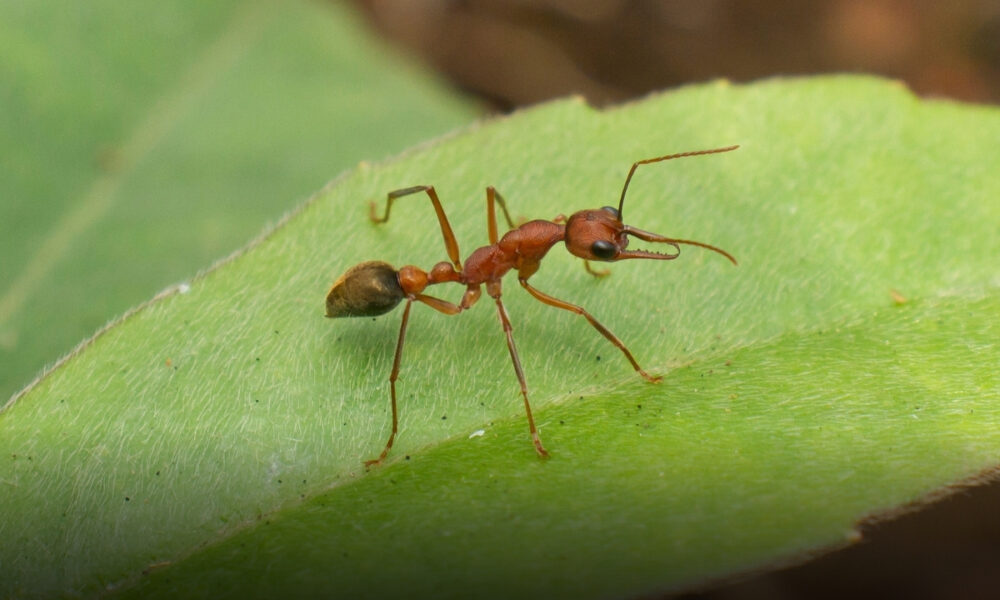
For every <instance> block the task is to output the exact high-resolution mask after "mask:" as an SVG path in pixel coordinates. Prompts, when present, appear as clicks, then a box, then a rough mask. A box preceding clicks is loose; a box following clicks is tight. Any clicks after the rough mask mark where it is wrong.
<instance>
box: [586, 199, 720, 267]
mask: <svg viewBox="0 0 1000 600" xmlns="http://www.w3.org/2000/svg"><path fill="white" fill-rule="evenodd" d="M629 236H635V237H637V238H639V239H640V240H643V241H646V242H654V243H662V244H669V245H670V246H672V247H673V250H672V251H670V252H667V253H663V252H653V251H650V250H627V248H628V242H629ZM679 244H687V245H689V246H700V247H702V248H707V249H708V250H712V251H713V252H718V253H719V254H721V255H723V256H725V257H726V258H728V259H729V260H730V261H732V263H733V264H736V259H735V258H733V256H732V255H731V254H729V253H728V252H726V251H725V250H723V249H721V248H716V247H715V246H711V245H709V244H705V243H703V242H696V241H694V240H681V239H676V238H668V237H664V236H662V235H659V234H656V233H651V232H649V231H643V230H642V229H636V228H635V227H632V226H630V225H625V224H624V223H622V221H621V213H619V212H618V209H616V208H614V207H612V206H605V207H604V208H601V209H598V210H581V211H580V212H578V213H574V214H573V215H572V216H571V217H570V218H569V219H567V220H566V249H567V250H569V251H570V253H571V254H573V255H574V256H578V257H580V258H583V259H586V260H596V261H604V262H614V261H617V260H624V259H626V258H650V259H653V260H673V259H675V258H677V257H678V256H680V247H679Z"/></svg>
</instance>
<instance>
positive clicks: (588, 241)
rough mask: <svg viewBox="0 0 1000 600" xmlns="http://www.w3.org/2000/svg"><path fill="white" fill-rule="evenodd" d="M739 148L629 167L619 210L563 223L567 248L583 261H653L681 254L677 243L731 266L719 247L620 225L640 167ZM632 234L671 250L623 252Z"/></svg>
mask: <svg viewBox="0 0 1000 600" xmlns="http://www.w3.org/2000/svg"><path fill="white" fill-rule="evenodd" d="M737 148H739V146H727V147H725V148H714V149H711V150H696V151H694V152H681V153H680V154H668V155H667V156H659V157H657V158H648V159H646V160H640V161H638V162H635V163H633V164H632V168H631V169H630V170H629V172H628V177H626V178H625V185H624V186H622V195H621V199H620V200H619V201H618V208H614V207H611V206H605V207H604V208H601V209H598V210H582V211H580V212H578V213H575V214H573V216H571V217H570V218H569V219H568V220H567V221H566V237H565V241H566V248H567V249H568V250H569V251H570V253H571V254H573V255H574V256H579V257H580V258H583V259H586V260H599V261H605V262H613V261H616V260H623V259H626V258H651V259H654V260H673V259H675V258H677V257H678V256H679V255H680V252H681V250H680V246H679V244H687V245H689V246H700V247H702V248H706V249H708V250H711V251H713V252H718V253H719V254H721V255H723V256H725V257H726V258H728V259H729V260H730V261H731V262H732V263H733V264H734V265H735V264H736V259H735V258H733V256H732V255H731V254H729V253H728V252H726V251H725V250H723V249H721V248H716V247H715V246H711V245H709V244H705V243H702V242H696V241H693V240H680V239H676V238H668V237H664V236H662V235H659V234H656V233H650V232H648V231H643V230H641V229H636V228H635V227H630V226H629V225H625V224H624V223H622V208H623V207H624V205H625V193H626V192H627V191H628V184H629V182H630V181H632V175H633V174H635V170H636V168H637V167H638V166H639V165H646V164H649V163H654V162H660V161H664V160H671V159H674V158H683V157H687V156H699V155H702V154H717V153H720V152H729V151H731V150H735V149H737ZM630 235H633V236H635V237H637V238H639V239H640V240H644V241H647V242H655V243H662V244H669V245H671V246H673V251H672V252H669V253H660V252H651V251H648V250H626V248H627V247H628V241H629V240H628V236H630Z"/></svg>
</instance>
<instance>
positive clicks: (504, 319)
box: [490, 290, 549, 458]
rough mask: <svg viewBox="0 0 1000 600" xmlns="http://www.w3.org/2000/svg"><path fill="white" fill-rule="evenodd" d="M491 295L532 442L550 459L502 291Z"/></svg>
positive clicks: (541, 454) (539, 451) (540, 454)
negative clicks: (533, 413)
mask: <svg viewBox="0 0 1000 600" xmlns="http://www.w3.org/2000/svg"><path fill="white" fill-rule="evenodd" d="M490 292H491V293H490V295H491V296H493V299H494V300H496V303H497V314H498V315H500V323H501V324H502V325H503V333H504V335H505V336H507V349H508V350H510V359H511V360H512V361H513V362H514V372H515V373H517V381H518V383H520V384H521V395H522V396H523V397H524V412H525V413H526V414H527V415H528V430H529V431H530V432H531V441H532V442H533V443H534V444H535V452H538V456H540V457H542V458H548V456H549V453H548V451H546V450H545V447H544V446H542V438H540V437H539V436H538V429H536V428H535V419H534V418H533V417H532V416H531V404H530V403H529V402H528V384H527V382H525V380H524V370H523V369H521V359H520V358H519V357H518V356H517V347H516V346H515V345H514V335H513V329H514V328H513V327H511V324H510V318H509V317H508V316H507V309H506V308H505V307H504V305H503V302H502V301H501V300H500V291H499V290H496V291H495V295H494V291H493V290H491V291H490Z"/></svg>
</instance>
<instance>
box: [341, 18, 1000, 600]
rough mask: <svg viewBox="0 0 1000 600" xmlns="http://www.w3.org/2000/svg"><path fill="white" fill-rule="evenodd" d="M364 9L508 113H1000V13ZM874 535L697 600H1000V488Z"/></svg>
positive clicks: (375, 23)
mask: <svg viewBox="0 0 1000 600" xmlns="http://www.w3.org/2000/svg"><path fill="white" fill-rule="evenodd" d="M351 1H352V2H353V3H354V4H355V5H356V6H357V7H358V8H359V9H360V10H361V11H362V12H363V14H365V15H366V17H367V19H368V21H369V23H370V24H371V27H372V29H373V30H374V31H375V32H377V33H378V34H379V35H381V36H382V37H383V38H385V39H388V40H389V41H390V43H392V44H393V45H395V46H396V47H397V48H399V49H401V50H402V51H404V52H405V53H407V54H410V55H412V56H415V57H417V59H418V60H419V61H421V62H423V63H424V64H425V65H427V66H429V67H430V68H431V69H433V70H435V71H437V72H438V73H440V74H443V75H444V76H445V77H446V78H447V79H449V80H450V81H451V82H452V84H453V85H455V86H456V87H457V88H459V89H460V90H462V91H464V92H466V93H469V94H471V95H473V96H475V97H478V98H480V99H482V100H483V101H485V102H486V103H487V104H488V105H489V106H491V107H492V108H493V109H495V110H498V111H506V110H510V109H513V108H516V107H518V106H524V105H529V104H534V103H537V102H541V101H544V100H547V99H550V98H555V97H560V96H566V95H568V94H582V95H583V96H585V97H586V98H587V100H588V101H589V102H590V103H591V104H593V105H597V106H603V105H608V104H614V103H618V102H622V101H626V100H628V99H631V98H635V97H638V96H642V95H644V94H646V93H648V92H651V91H654V90H662V89H665V88H670V87H676V86H679V85H684V84H687V83H692V82H698V81H705V80H709V79H714V78H720V77H722V78H727V79H730V80H733V81H739V82H742V81H750V80H754V79H760V78H764V77H771V76H776V75H814V74H820V73H834V72H858V73H871V74H878V75H882V76H885V77H890V78H895V79H899V80H902V81H904V82H905V83H906V84H907V85H908V86H909V87H910V88H911V89H912V90H914V92H916V93H917V94H920V95H922V96H928V97H946V98H953V99H957V100H963V101H969V102H978V103H994V104H995V103H998V102H1000V0H948V1H946V2H940V1H931V0H912V1H906V0H830V1H826V2H820V1H816V0H742V1H737V0H699V1H680V0H422V1H420V2H414V1H412V0H351ZM860 530H861V532H862V534H863V535H862V540H861V542H860V543H858V544H855V545H853V546H852V547H850V548H846V549H842V550H839V551H836V552H832V553H830V554H827V555H826V556H824V557H822V558H820V559H818V560H813V561H810V562H807V563H805V564H803V565H800V566H793V567H789V568H785V569H782V570H779V571H777V572H773V573H769V574H764V575H759V576H748V577H744V578H741V579H739V580H737V581H734V582H724V583H721V584H720V585H719V586H718V587H715V588H713V589H708V590H703V591H700V592H695V593H691V594H688V595H686V596H684V597H685V598H688V599H692V600H693V599H695V598H698V599H709V598H711V599H727V600H732V599H749V598H823V599H825V598H830V599H833V598H858V597H861V598H865V597H873V598H881V597H902V598H983V599H985V598H997V597H1000V485H997V484H995V483H994V484H990V485H985V486H980V487H976V488H973V489H971V490H961V491H958V492H957V493H955V494H953V495H952V496H950V497H948V498H947V499H945V500H943V501H940V502H937V503H935V504H933V505H932V506H930V507H929V508H924V509H922V510H919V511H915V512H912V513H910V514H907V515H904V516H901V517H898V518H895V519H891V520H888V521H881V522H878V523H874V522H873V523H864V524H861V525H860Z"/></svg>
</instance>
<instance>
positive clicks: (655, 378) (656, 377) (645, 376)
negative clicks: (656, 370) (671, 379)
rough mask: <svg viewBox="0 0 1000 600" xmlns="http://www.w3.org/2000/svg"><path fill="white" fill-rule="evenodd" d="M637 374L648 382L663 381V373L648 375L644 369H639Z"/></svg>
mask: <svg viewBox="0 0 1000 600" xmlns="http://www.w3.org/2000/svg"><path fill="white" fill-rule="evenodd" d="M639 375H642V378H643V379H645V380H646V381H648V382H649V383H660V382H661V381H663V375H650V374H649V373H647V372H645V371H639Z"/></svg>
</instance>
